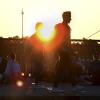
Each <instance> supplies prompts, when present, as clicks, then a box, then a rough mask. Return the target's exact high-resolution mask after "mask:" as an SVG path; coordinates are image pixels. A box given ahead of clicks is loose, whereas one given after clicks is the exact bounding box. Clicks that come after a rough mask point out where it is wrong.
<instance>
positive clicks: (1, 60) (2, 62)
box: [0, 57, 7, 83]
mask: <svg viewBox="0 0 100 100" xmlns="http://www.w3.org/2000/svg"><path fill="white" fill-rule="evenodd" d="M6 67H7V59H6V58H5V57H0V75H1V77H0V83H3V81H4V72H5V69H6Z"/></svg>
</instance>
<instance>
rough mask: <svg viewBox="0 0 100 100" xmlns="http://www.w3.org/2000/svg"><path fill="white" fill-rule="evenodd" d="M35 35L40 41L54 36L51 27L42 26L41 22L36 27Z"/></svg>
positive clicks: (48, 40)
mask: <svg viewBox="0 0 100 100" xmlns="http://www.w3.org/2000/svg"><path fill="white" fill-rule="evenodd" d="M37 32H38V34H37V36H38V38H39V39H40V40H41V41H42V42H50V41H51V40H52V39H53V38H54V36H55V30H53V31H52V29H51V28H47V27H44V25H43V24H42V23H41V24H39V26H38V28H37Z"/></svg>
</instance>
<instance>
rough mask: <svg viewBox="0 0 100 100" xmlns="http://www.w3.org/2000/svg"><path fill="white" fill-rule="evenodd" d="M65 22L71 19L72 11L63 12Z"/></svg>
mask: <svg viewBox="0 0 100 100" xmlns="http://www.w3.org/2000/svg"><path fill="white" fill-rule="evenodd" d="M62 18H63V23H65V24H68V23H70V21H71V11H66V12H63V14H62Z"/></svg>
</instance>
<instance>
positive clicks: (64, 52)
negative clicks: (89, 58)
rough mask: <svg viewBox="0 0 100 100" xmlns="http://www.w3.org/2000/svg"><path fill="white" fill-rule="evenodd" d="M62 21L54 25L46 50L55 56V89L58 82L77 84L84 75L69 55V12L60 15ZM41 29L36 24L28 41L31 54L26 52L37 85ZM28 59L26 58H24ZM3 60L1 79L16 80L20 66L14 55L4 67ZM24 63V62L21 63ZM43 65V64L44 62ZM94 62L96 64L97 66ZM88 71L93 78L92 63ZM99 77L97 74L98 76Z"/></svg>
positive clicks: (41, 64) (42, 48)
mask: <svg viewBox="0 0 100 100" xmlns="http://www.w3.org/2000/svg"><path fill="white" fill-rule="evenodd" d="M62 18H63V21H62V23H59V24H57V25H55V33H56V34H55V37H54V38H53V39H52V41H51V42H50V43H49V44H48V46H47V48H49V53H50V52H54V53H55V55H54V56H56V57H55V58H56V61H54V62H55V71H54V86H55V87H57V86H58V84H59V82H70V83H72V84H77V83H78V82H79V81H80V77H81V76H82V75H84V74H86V73H85V72H84V69H82V66H81V65H80V64H79V63H77V62H73V59H72V57H71V55H70V53H72V52H71V48H70V46H71V40H70V33H71V28H70V26H69V23H70V21H71V12H70V11H66V12H64V13H63V14H62ZM41 27H42V23H37V24H36V27H35V28H36V32H35V34H34V35H32V36H31V37H30V38H29V39H28V45H30V47H31V52H27V53H28V55H29V57H30V60H31V61H30V63H33V62H34V64H33V66H32V67H34V66H35V67H34V68H33V72H34V74H33V78H34V79H35V83H36V84H38V83H39V82H40V81H41V79H42V76H43V57H44V42H43V41H40V40H39V38H38V35H39V34H40V30H41ZM26 59H28V56H27V57H26ZM3 61H4V60H3V59H2V58H0V67H1V66H5V67H3V69H2V68H0V73H1V74H3V76H4V77H3V78H2V79H7V80H10V81H14V80H16V79H18V77H20V75H21V68H20V65H19V64H18V63H17V62H16V55H15V54H14V53H13V52H11V53H10V54H9V55H8V57H7V60H5V65H3V64H4V63H3ZM23 63H24V62H23ZM44 63H45V62H44ZM98 63H99V61H98V62H96V64H98ZM92 66H93V67H91V68H90V69H89V74H91V75H92V79H93V78H95V79H96V78H97V77H94V76H95V75H94V74H93V73H97V70H98V69H97V70H94V66H96V65H94V63H92ZM98 76H99V74H98Z"/></svg>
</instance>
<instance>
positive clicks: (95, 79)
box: [88, 54, 100, 85]
mask: <svg viewBox="0 0 100 100" xmlns="http://www.w3.org/2000/svg"><path fill="white" fill-rule="evenodd" d="M88 73H89V75H90V80H91V82H92V84H93V85H100V59H99V54H96V55H95V56H94V61H93V62H91V63H90V66H89V69H88Z"/></svg>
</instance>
